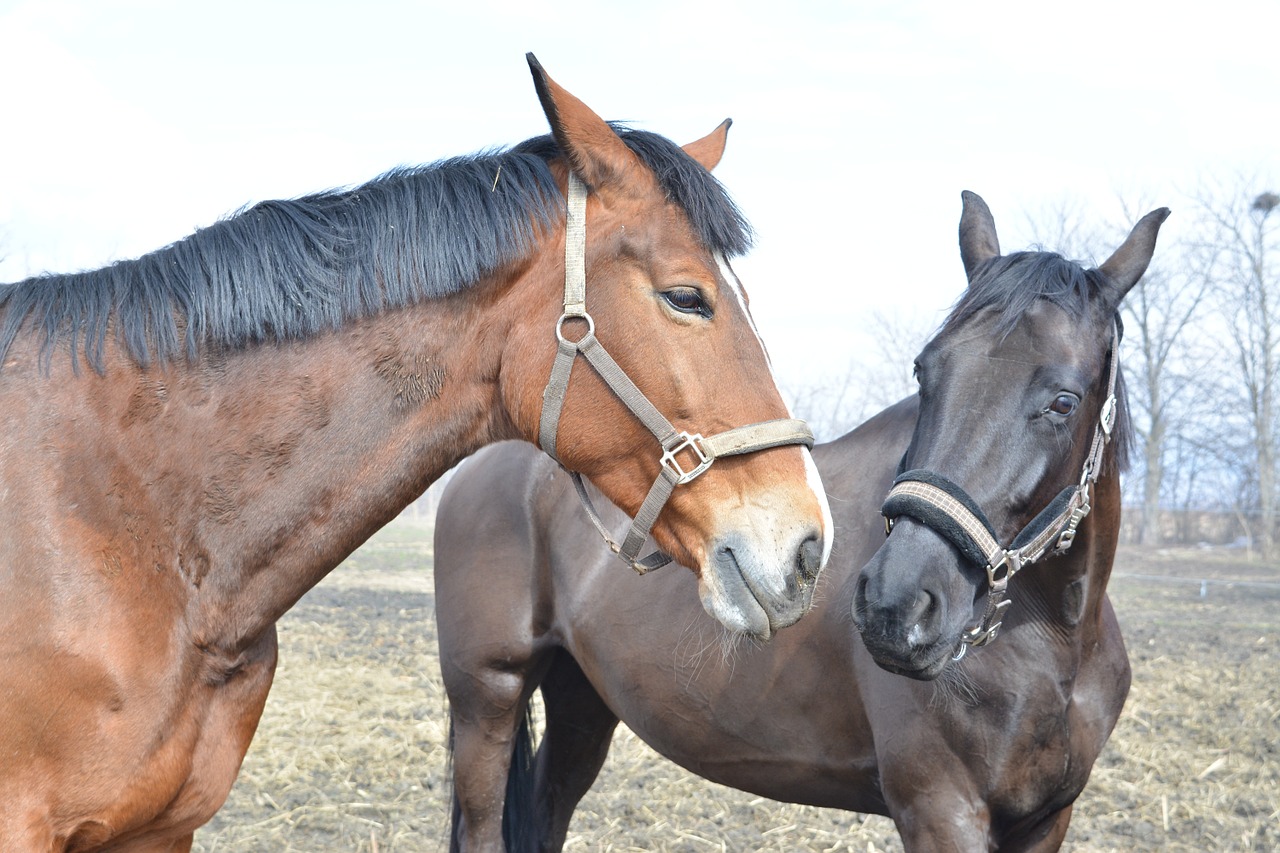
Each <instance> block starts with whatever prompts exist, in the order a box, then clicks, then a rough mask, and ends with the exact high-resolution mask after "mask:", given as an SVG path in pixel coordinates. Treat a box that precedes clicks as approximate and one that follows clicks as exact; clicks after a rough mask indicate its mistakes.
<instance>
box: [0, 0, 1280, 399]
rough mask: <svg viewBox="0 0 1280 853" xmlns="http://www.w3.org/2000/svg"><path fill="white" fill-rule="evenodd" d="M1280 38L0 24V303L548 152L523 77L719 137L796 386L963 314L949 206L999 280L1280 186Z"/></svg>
mask: <svg viewBox="0 0 1280 853" xmlns="http://www.w3.org/2000/svg"><path fill="white" fill-rule="evenodd" d="M1157 9H1158V12H1153V10H1157ZM1277 33H1280V3H1275V2H1273V0H1260V2H1233V0H1218V2H1215V3H1213V4H1212V5H1211V6H1206V5H1204V4H1173V3H1169V4H1152V3H1141V2H1128V0H1110V1H1109V2H1095V0H1079V2H1074V3H1072V4H1069V5H1066V4H1034V3H1027V2H1017V3H1012V2H1010V3H1005V2H1000V3H996V2H985V0H973V1H972V2H964V3H956V2H936V3H923V2H909V0H899V2H859V3H855V2H796V3H790V4H783V3H776V2H773V3H757V2H743V0H735V2H697V0H683V2H680V0H677V1H676V2H669V0H646V2H644V3H626V4H622V3H617V4H605V3H599V2H597V3H553V2H541V3H532V2H529V0H522V2H506V0H503V2H493V3H486V2H480V0H475V2H470V3H460V2H450V3H431V2H417V3H395V2H385V0H362V2H360V3H351V2H341V3H336V2H327V0H310V2H306V3H300V2H298V3H290V2H277V3H271V2H267V0H255V2H245V0H222V2H219V3H216V4H215V3H199V4H195V3H176V2H158V0H39V2H7V1H6V0H0V80H4V81H5V82H4V85H3V87H0V122H2V124H0V256H3V260H2V261H0V281H16V280H20V279H22V278H25V277H26V276H28V275H32V274H35V273H39V272H45V271H50V272H67V271H72V270H78V269H90V268H96V267H99V266H103V265H105V264H107V263H110V262H112V261H114V260H118V259H121V258H130V257H136V256H137V255H140V254H143V253H145V252H147V251H150V250H152V249H156V248H159V247H160V246H162V245H165V244H167V243H169V242H172V241H174V240H177V239H180V238H181V237H183V236H185V235H186V234H189V233H190V232H191V231H192V230H193V229H195V228H197V227H201V226H204V225H207V224H209V223H211V222H213V221H215V220H216V219H218V218H220V217H222V216H225V215H226V214H228V213H231V212H233V211H235V210H237V209H238V208H240V207H242V206H244V205H246V204H248V203H252V202H255V201H260V200H264V199H271V198H284V197H291V196H297V195H302V194H305V193H308V192H313V191H316V190H321V189H327V188H331V187H336V186H346V185H351V184H356V183H360V182H363V181H365V180H368V179H370V178H372V177H374V176H376V175H378V174H380V173H382V172H384V171H386V170H387V169H389V168H391V167H394V166H397V165H402V164H417V163H427V162H431V161H434V160H437V159H440V158H443V157H448V156H452V155H456V154H463V153H469V152H472V151H477V150H481V149H487V148H492V147H495V146H506V145H511V144H514V143H516V142H519V141H520V140H523V139H525V138H527V137H530V136H535V135H538V134H541V133H545V132H546V130H547V125H546V120H545V118H544V116H543V114H542V112H541V109H540V107H539V105H538V101H537V98H536V96H535V94H534V90H533V85H532V83H531V80H530V76H529V72H528V68H527V65H526V63H525V58H524V55H525V53H526V52H527V51H533V52H534V53H535V54H536V55H537V56H538V58H539V60H540V61H541V62H542V64H543V66H544V67H545V68H546V69H547V71H548V73H550V74H551V76H552V77H553V78H555V79H556V80H557V82H559V83H560V84H561V85H563V86H564V87H565V88H567V89H569V90H570V91H571V92H573V93H574V94H576V95H578V96H579V97H580V98H581V99H582V100H584V101H585V102H586V103H587V104H589V105H590V106H592V107H593V108H594V109H595V110H596V112H598V113H599V114H600V115H602V116H603V117H605V118H607V119H618V120H626V121H629V122H632V123H633V124H634V125H635V126H637V127H641V128H644V129H646V130H652V131H656V132H659V133H662V134H664V135H666V136H668V137H671V138H672V139H674V140H676V141H677V142H687V141H691V140H693V139H696V138H698V137H701V136H703V135H704V134H706V133H707V132H708V131H710V130H711V129H712V128H713V127H715V126H716V125H717V124H718V123H719V122H720V121H721V120H722V119H724V118H725V117H732V118H733V119H734V126H733V130H732V131H731V133H730V138H729V145H728V148H727V151H726V154H725V158H724V160H723V161H722V163H721V165H720V166H719V167H718V168H717V170H716V174H717V176H718V177H719V178H720V179H721V181H723V183H724V184H725V185H726V187H728V189H729V191H730V192H731V193H732V195H733V196H734V198H735V199H736V200H737V202H738V203H739V205H740V206H741V207H742V208H743V210H744V212H745V213H746V214H747V216H748V218H749V219H750V220H751V221H752V223H753V225H754V226H755V228H756V230H757V232H758V235H759V239H758V242H757V246H756V248H755V250H754V251H753V252H752V253H751V254H750V255H748V256H747V257H745V258H743V259H741V260H739V261H737V262H736V263H735V268H736V269H737V271H738V273H739V275H740V277H741V278H742V280H743V282H744V283H745V284H746V286H747V289H748V291H749V293H750V296H751V299H752V306H753V312H754V314H755V317H756V320H757V323H758V325H759V327H760V329H761V332H762V334H763V335H764V337H765V340H766V341H767V343H768V344H769V347H770V351H771V354H772V356H773V360H774V363H775V366H776V368H777V372H778V374H779V376H780V378H782V379H783V381H784V383H785V382H798V381H805V379H806V378H808V377H814V376H820V375H823V374H824V373H826V372H829V371H832V370H839V369H842V367H843V366H844V365H846V364H848V363H849V362H850V361H856V360H857V359H858V358H859V357H860V353H865V352H866V348H867V347H866V341H865V339H863V338H861V337H860V336H859V333H858V330H859V329H860V328H862V327H864V326H865V325H867V323H868V317H869V316H870V313H871V312H882V313H890V314H892V313H895V312H902V311H905V312H914V313H916V314H922V315H925V316H928V317H933V318H940V317H941V315H942V313H943V312H944V311H945V309H946V308H947V307H948V306H949V305H950V304H951V303H952V302H953V301H954V300H955V299H956V297H958V296H959V295H960V292H961V290H962V289H963V287H964V279H963V274H962V268H961V265H960V260H959V253H958V249H957V247H956V225H957V223H958V220H959V215H960V192H961V191H962V190H966V189H968V190H973V191H975V192H977V193H979V194H981V195H982V196H983V197H984V198H985V199H986V200H987V202H988V204H989V205H990V206H991V208H992V210H993V212H994V214H995V217H996V222H997V225H998V226H999V229H1000V233H1001V241H1002V246H1003V248H1004V249H1006V250H1011V249H1018V248H1025V247H1026V246H1027V244H1028V243H1029V242H1030V240H1031V239H1032V238H1031V237H1029V236H1028V235H1027V233H1026V228H1027V226H1026V221H1025V220H1026V212H1027V211H1034V210H1036V209H1042V208H1044V207H1046V206H1053V205H1055V204H1059V203H1062V202H1063V201H1064V200H1070V201H1071V203H1073V204H1075V205H1077V206H1078V207H1079V208H1080V209H1082V210H1085V211H1087V212H1093V211H1096V213H1097V215H1098V217H1099V218H1106V219H1108V220H1114V219H1115V217H1116V216H1117V213H1118V211H1119V210H1120V209H1122V207H1123V206H1126V205H1134V204H1139V203H1142V204H1145V203H1147V201H1148V200H1149V201H1150V206H1151V207H1155V206H1160V205H1168V206H1170V207H1172V208H1174V217H1173V218H1172V219H1171V220H1170V221H1169V223H1168V225H1167V226H1166V233H1168V232H1169V231H1176V230H1177V229H1178V228H1179V227H1180V225H1179V219H1178V216H1177V213H1178V204H1179V202H1180V201H1182V198H1183V196H1182V194H1183V193H1184V192H1186V191H1188V190H1189V189H1190V188H1191V187H1193V186H1194V184H1195V183H1196V181H1197V180H1198V179H1199V177H1200V176H1201V175H1203V174H1204V173H1206V172H1213V173H1222V172H1230V171H1243V172H1251V173H1257V172H1264V173H1270V174H1273V175H1274V174H1276V173H1277V172H1280V169H1277V158H1278V155H1277V151H1278V150H1280V134H1278V133H1277V131H1278V130H1280V109H1278V107H1280V51H1278V50H1277V44H1278V43H1277ZM1184 203H1185V202H1184ZM1183 221H1184V222H1186V221H1187V220H1186V218H1185V217H1184V219H1183ZM1113 248H1114V246H1100V247H1098V249H1097V257H1096V258H1094V260H1097V261H1101V260H1103V259H1105V257H1106V255H1107V254H1109V252H1110V251H1111V250H1112V249H1113ZM904 369H906V366H904Z"/></svg>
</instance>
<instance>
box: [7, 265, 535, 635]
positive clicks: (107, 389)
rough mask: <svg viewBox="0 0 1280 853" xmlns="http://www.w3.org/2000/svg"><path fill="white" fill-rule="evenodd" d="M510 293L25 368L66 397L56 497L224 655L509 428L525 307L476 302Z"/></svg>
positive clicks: (488, 289) (496, 286)
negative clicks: (256, 338) (278, 335)
mask: <svg viewBox="0 0 1280 853" xmlns="http://www.w3.org/2000/svg"><path fill="white" fill-rule="evenodd" d="M509 289H510V288H507V287H506V286H505V285H504V284H503V283H501V282H495V283H490V284H487V285H482V286H479V287H477V288H476V289H475V290H471V291H468V292H466V293H464V294H460V295H457V296H454V297H448V298H443V299H438V300H432V301H429V302H424V303H422V304H420V305H417V306H412V307H409V308H404V309H400V310H396V311H392V312H386V313H383V314H380V315H377V316H374V317H371V318H367V319H363V320H360V321H358V322H354V323H351V324H348V325H346V326H344V327H342V328H340V329H337V330H334V331H332V332H329V333H326V334H323V335H320V336H317V337H314V338H311V339H308V340H304V341H298V342H293V343H288V344H282V345H261V346H255V347H251V348H249V349H246V350H242V351H235V352H227V353H221V354H205V355H203V356H202V357H201V358H200V359H199V361H198V362H197V363H194V364H190V365H186V364H178V365H171V366H168V367H165V368H163V369H151V370H139V369H137V368H136V367H135V366H133V365H132V364H131V363H128V362H125V361H124V360H123V358H122V357H114V356H113V357H112V358H111V361H112V363H110V364H109V365H108V369H107V372H106V375H105V376H104V377H99V376H97V375H95V374H88V375H82V376H80V377H79V378H74V379H64V378H63V377H59V376H55V377H51V378H44V379H38V378H35V377H34V376H31V372H28V376H29V377H30V378H29V381H32V382H33V383H34V382H44V383H47V384H46V385H45V387H46V388H53V387H56V388H58V391H57V392H56V393H57V394H58V395H60V396H61V400H60V402H59V404H58V405H59V406H61V407H62V408H63V412H62V414H63V417H62V419H61V420H62V425H61V426H59V427H56V428H55V429H56V434H55V433H52V432H51V433H50V434H48V435H46V436H45V440H46V441H50V442H53V443H55V444H57V445H58V446H60V448H62V449H63V451H64V452H63V454H62V458H63V459H64V460H65V465H64V470H63V472H62V481H63V482H64V483H74V484H75V492H76V495H75V496H74V497H73V496H71V495H68V496H66V497H64V500H67V501H71V500H75V501H76V504H75V505H76V506H77V507H78V509H77V512H78V513H79V514H80V516H81V518H80V520H81V521H82V522H83V523H85V524H86V525H88V526H89V527H90V528H91V529H92V530H93V531H94V533H95V534H96V537H97V540H100V541H102V542H105V543H108V545H107V546H106V547H105V548H104V552H105V551H108V550H110V551H113V553H115V555H116V556H115V557H113V560H115V561H116V562H118V563H119V564H121V565H124V566H126V567H128V568H131V569H132V570H133V571H132V573H133V575H134V577H135V578H136V580H137V581H138V582H140V583H145V582H147V578H148V576H150V577H154V576H155V574H156V573H172V574H176V575H177V576H179V582H178V583H176V584H173V583H169V584H166V588H167V589H178V590H181V592H180V593H179V596H180V597H185V600H184V601H179V602H175V605H176V606H177V607H179V608H180V610H181V611H183V612H185V613H187V614H188V619H189V621H190V623H191V624H192V634H193V636H192V640H193V642H194V643H195V644H196V645H198V646H200V647H201V648H205V649H218V650H220V652H221V653H222V654H225V655H228V656H231V657H234V656H235V655H236V654H238V653H239V651H240V650H242V649H244V648H245V647H247V646H248V645H250V644H251V643H252V642H253V641H254V640H255V639H256V638H257V637H259V636H260V635H261V633H262V632H263V631H264V630H267V629H268V628H269V627H270V626H271V625H272V624H273V623H274V622H275V620H276V619H277V618H278V617H279V616H280V615H281V614H283V613H284V612H285V611H286V610H287V609H288V608H289V607H290V606H292V605H293V604H294V603H295V602H296V601H297V600H298V598H300V597H301V596H302V595H303V594H304V593H305V592H306V591H307V590H308V589H310V588H311V587H312V586H314V585H315V584H316V583H317V582H318V581H319V580H320V579H321V578H322V577H323V576H324V575H325V574H326V573H327V572H329V571H330V570H331V569H333V568H334V567H335V566H336V565H338V564H339V563H340V562H341V561H342V560H343V559H344V558H345V557H346V556H347V555H348V554H349V553H350V552H351V551H353V550H354V549H355V548H356V547H358V546H359V545H360V544H361V543H362V542H363V541H364V540H365V539H366V538H367V537H368V536H370V535H371V534H372V533H373V532H374V531H376V530H377V529H378V528H379V527H380V526H382V525H383V524H385V523H386V522H387V521H389V520H390V519H392V518H393V517H394V516H395V515H396V514H397V513H398V512H400V510H402V509H403V508H404V507H405V506H406V505H407V504H408V503H409V502H410V501H412V500H413V499H414V498H415V497H416V496H417V495H419V494H420V493H421V492H422V491H423V489H425V488H426V486H427V485H429V484H430V483H431V482H432V481H433V480H434V479H436V478H437V477H439V476H440V475H441V474H443V473H444V472H445V471H447V470H448V469H449V468H450V467H452V466H453V465H454V464H456V463H457V462H458V461H459V460H460V459H462V458H463V457H465V456H466V455H467V454H469V453H471V452H472V451H474V450H476V449H477V448H479V447H480V446H482V445H484V444H486V443H489V442H491V441H495V440H499V439H502V438H510V437H515V435H516V433H515V431H514V429H513V427H512V425H511V420H510V418H509V417H508V415H507V413H506V409H505V407H504V406H503V404H502V400H501V398H502V394H501V393H500V389H499V387H498V383H499V377H500V375H501V373H502V352H503V349H504V347H505V346H506V342H507V339H508V338H510V337H511V336H512V334H513V329H512V327H513V325H514V323H515V320H516V318H517V316H518V315H517V314H516V312H512V311H506V312H500V311H495V310H493V309H492V307H491V306H489V310H485V311H481V310H479V309H480V307H481V305H480V301H481V300H482V299H486V298H493V296H494V294H495V292H496V293H497V295H498V296H499V297H505V296H506V295H507V291H508V290H509ZM486 294H487V295H486ZM495 315H504V316H495ZM547 334H548V336H550V332H549V331H548V333H547ZM549 359H550V353H549V352H548V355H547V360H548V361H549ZM68 372H69V371H68ZM77 423H81V424H84V423H93V424H95V425H96V426H95V429H94V430H92V431H88V430H83V429H81V430H77V429H76V424H77ZM94 433H96V434H97V438H96V439H93V442H94V443H93V446H89V445H88V444H87V442H88V441H90V439H88V438H86V437H84V436H85V435H87V434H94ZM86 495H92V496H93V497H92V499H84V496H86ZM131 531H132V534H130V532H131ZM95 556H96V555H95ZM103 559H105V558H103Z"/></svg>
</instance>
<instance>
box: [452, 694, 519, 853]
mask: <svg viewBox="0 0 1280 853" xmlns="http://www.w3.org/2000/svg"><path fill="white" fill-rule="evenodd" d="M532 732H533V710H532V708H531V707H529V705H526V706H525V710H524V715H523V716H522V717H521V719H520V728H519V729H517V730H516V737H515V740H514V741H513V742H512V744H511V764H510V769H508V770H507V791H506V800H505V802H504V804H503V807H502V843H503V844H504V845H505V846H506V848H507V851H508V853H523V851H526V850H533V849H534V846H535V844H536V841H537V839H536V832H535V828H534V805H533V733H532ZM446 768H447V769H446V772H447V774H448V778H449V779H450V783H449V786H450V792H449V801H450V818H449V853H462V839H461V838H460V837H459V831H460V828H461V825H462V805H461V804H460V803H459V802H458V791H457V789H456V788H454V787H453V782H452V780H453V778H454V776H453V713H452V712H450V714H449V741H448V760H447V765H446Z"/></svg>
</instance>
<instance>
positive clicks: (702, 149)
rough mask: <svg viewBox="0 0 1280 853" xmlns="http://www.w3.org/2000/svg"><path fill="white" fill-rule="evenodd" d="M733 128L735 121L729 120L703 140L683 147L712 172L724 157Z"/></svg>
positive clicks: (685, 151)
mask: <svg viewBox="0 0 1280 853" xmlns="http://www.w3.org/2000/svg"><path fill="white" fill-rule="evenodd" d="M731 127H733V119H731V118H727V119H725V120H724V121H722V122H720V126H719V127H717V128H716V129H715V130H713V131H711V132H710V133H708V134H707V135H706V136H704V137H702V138H701V139H698V140H695V141H693V142H690V143H689V144H688V145H684V146H681V147H683V148H684V153H686V154H688V155H689V156H690V157H692V158H693V159H695V160H697V161H698V162H699V163H701V164H702V168H704V169H706V170H707V171H708V172H710V171H711V170H712V169H714V168H715V167H716V164H717V163H719V162H720V158H721V157H723V156H724V144H725V141H726V140H728V138H729V128H731Z"/></svg>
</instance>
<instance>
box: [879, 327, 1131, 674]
mask: <svg viewBox="0 0 1280 853" xmlns="http://www.w3.org/2000/svg"><path fill="white" fill-rule="evenodd" d="M1109 361H1110V368H1109V376H1108V379H1107V397H1106V400H1105V401H1104V402H1103V404H1102V409H1101V412H1100V413H1099V417H1098V423H1097V424H1095V425H1094V428H1093V443H1092V445H1091V446H1090V448H1089V455H1088V456H1086V457H1085V461H1084V468H1083V470H1082V471H1081V473H1080V481H1079V483H1077V484H1076V485H1074V486H1068V487H1067V488H1065V489H1063V490H1062V492H1060V493H1059V494H1058V496H1057V497H1056V498H1054V499H1053V501H1051V502H1050V503H1049V505H1048V506H1047V507H1045V508H1044V509H1043V510H1041V511H1040V513H1039V514H1038V515H1036V517H1035V518H1033V519H1032V520H1031V522H1030V523H1029V524H1028V525H1027V526H1026V527H1024V528H1023V529H1022V530H1021V531H1020V532H1019V533H1018V535H1017V536H1015V537H1014V538H1013V541H1012V542H1011V543H1010V544H1009V545H1008V546H1007V547H1006V546H1004V545H1001V544H1000V541H999V539H997V538H996V532H995V528H994V527H992V525H991V522H990V521H988V520H987V517H986V515H985V514H984V513H983V512H982V510H981V509H980V508H979V507H978V505H977V503H976V502H975V501H974V500H973V498H971V497H970V496H969V494H968V493H967V492H965V490H964V489H962V488H960V487H959V486H957V485H956V484H955V483H953V482H951V481H950V480H948V479H947V478H945V477H943V476H942V475H941V474H937V473H934V472H933V471H928V470H925V469H916V470H912V471H907V472H905V473H903V472H902V471H901V469H899V474H898V477H897V478H896V479H895V480H894V481H893V488H891V489H890V490H889V495H888V497H886V498H885V502H884V505H883V506H882V507H881V508H880V513H881V514H882V515H883V516H884V517H885V534H886V535H888V533H889V532H890V531H891V530H892V529H893V523H894V521H896V520H897V518H898V517H899V516H903V515H905V516H909V517H911V518H914V519H915V520H917V521H919V522H920V523H921V524H924V525H925V526H926V527H929V528H931V529H932V530H933V531H934V532H935V533H938V534H939V535H941V536H942V537H943V538H945V539H946V540H947V541H949V542H950V543H951V544H952V545H954V546H955V547H956V549H957V550H958V551H960V553H961V554H962V555H963V556H964V557H965V558H966V559H968V560H969V561H970V562H972V563H974V564H976V565H979V566H982V567H983V568H984V569H985V570H986V573H987V585H988V586H989V588H990V589H989V591H988V593H987V606H986V611H985V612H984V613H983V616H982V619H981V620H980V621H979V622H978V624H977V625H975V626H973V627H972V628H970V629H969V630H967V631H965V632H964V634H962V635H961V642H960V647H959V648H958V650H957V651H956V654H955V657H954V659H955V660H960V658H962V657H964V654H965V652H966V651H967V650H968V647H969V646H985V645H986V644H987V643H990V642H991V641H992V640H994V639H995V638H996V635H997V634H999V632H1000V625H1001V624H1002V622H1001V619H1002V618H1003V616H1004V613H1005V611H1006V610H1008V608H1009V605H1010V604H1012V600H1011V599H1009V598H1007V597H1006V595H1007V594H1008V587H1009V581H1010V580H1012V579H1013V576H1014V575H1016V574H1017V573H1018V572H1019V571H1021V570H1022V568H1023V567H1024V566H1027V565H1030V564H1031V563H1034V562H1036V561H1037V560H1040V559H1042V558H1043V557H1045V556H1046V555H1048V554H1051V553H1052V554H1061V553H1063V552H1064V551H1066V550H1067V549H1068V548H1070V547H1071V543H1072V542H1073V541H1075V537H1076V530H1077V528H1079V526H1080V522H1081V521H1083V520H1084V518H1085V516H1087V515H1088V514H1089V510H1090V509H1091V508H1092V506H1091V504H1090V502H1089V493H1090V490H1091V488H1092V486H1093V484H1094V483H1096V482H1097V481H1098V476H1099V474H1100V472H1101V469H1102V454H1103V451H1104V450H1105V449H1106V446H1107V443H1108V442H1109V441H1110V440H1111V430H1112V429H1113V428H1114V426H1115V419H1116V377H1117V375H1118V373H1119V363H1120V329H1119V326H1118V325H1117V324H1115V323H1114V322H1113V323H1112V326H1111V350H1110V353H1109ZM905 462H906V456H903V463H904V465H903V467H905Z"/></svg>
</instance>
